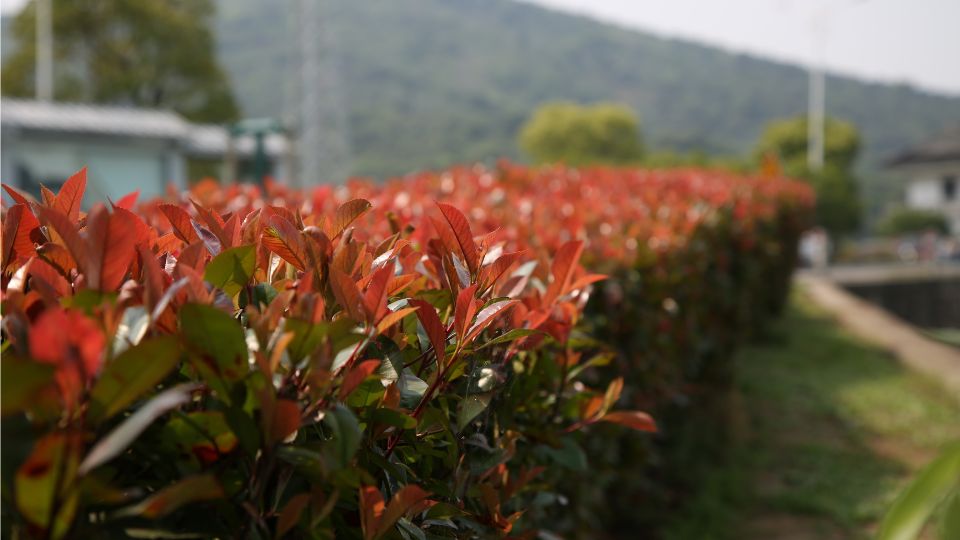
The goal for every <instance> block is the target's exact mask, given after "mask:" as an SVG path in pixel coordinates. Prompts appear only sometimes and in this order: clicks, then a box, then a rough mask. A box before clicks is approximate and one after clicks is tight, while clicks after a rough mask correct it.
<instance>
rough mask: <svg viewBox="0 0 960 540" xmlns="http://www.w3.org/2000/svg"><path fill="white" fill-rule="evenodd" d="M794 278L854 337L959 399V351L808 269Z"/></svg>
mask: <svg viewBox="0 0 960 540" xmlns="http://www.w3.org/2000/svg"><path fill="white" fill-rule="evenodd" d="M797 281H798V282H799V283H800V284H801V285H802V286H803V287H804V288H805V289H806V291H807V292H808V293H809V294H810V297H811V298H812V299H813V300H814V301H815V302H816V303H817V304H819V305H820V306H821V307H823V308H824V309H826V310H827V311H829V312H830V313H832V314H833V315H834V316H835V317H836V318H837V320H838V321H840V323H841V324H842V325H843V326H844V327H845V328H847V329H848V330H850V331H851V332H853V333H854V334H856V335H857V336H859V337H861V338H863V339H866V340H868V341H871V342H873V343H876V344H877V345H880V346H881V347H884V348H886V349H889V350H890V351H892V352H893V353H894V354H896V355H897V357H898V358H899V359H900V361H901V362H903V363H904V364H905V365H907V366H909V367H910V368H912V369H914V370H916V371H919V372H922V373H925V374H927V375H929V376H931V377H933V378H936V379H938V380H940V381H941V382H942V383H943V384H944V386H946V387H947V388H948V389H951V390H955V391H956V392H957V396H958V399H960V350H957V349H956V348H954V347H950V346H949V345H945V344H943V343H939V342H937V341H934V340H932V339H930V338H927V337H926V336H924V335H923V334H921V333H920V332H918V331H917V329H916V328H914V327H913V326H911V325H909V324H907V323H905V322H903V321H902V320H900V319H898V318H896V317H895V316H893V315H891V314H890V313H888V312H886V311H884V310H883V309H881V308H879V307H877V306H874V305H873V304H870V303H869V302H866V301H864V300H861V299H860V298H857V297H856V296H854V295H852V294H850V293H848V292H847V291H845V290H844V289H842V288H841V287H839V286H837V285H835V284H834V283H833V282H832V281H830V280H829V279H827V278H824V277H822V276H818V275H815V274H812V273H809V272H801V273H799V274H798V275H797Z"/></svg>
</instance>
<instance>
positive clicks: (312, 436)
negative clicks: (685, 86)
mask: <svg viewBox="0 0 960 540" xmlns="http://www.w3.org/2000/svg"><path fill="white" fill-rule="evenodd" d="M84 185H85V176H84V175H83V174H82V173H81V174H78V175H77V176H75V177H73V178H71V179H70V180H69V181H68V182H67V183H66V184H65V185H64V187H63V188H62V190H61V192H60V193H59V194H57V195H53V194H52V193H46V194H45V196H44V202H43V203H42V204H38V203H35V202H33V201H29V200H27V199H25V198H24V197H23V196H21V195H20V194H17V193H16V192H14V191H12V190H8V191H10V192H11V195H12V196H13V197H14V199H16V202H17V204H15V205H13V206H11V207H9V208H7V209H5V213H4V224H3V245H4V248H5V249H4V251H3V261H2V264H3V269H4V277H3V294H4V295H3V313H4V318H3V353H4V354H3V360H2V362H3V363H2V369H3V371H4V375H5V377H3V379H2V382H3V388H2V396H3V411H2V412H3V416H4V422H3V429H4V435H5V444H4V447H3V460H4V461H3V463H4V469H3V470H4V477H3V484H4V492H3V493H4V496H3V513H4V518H5V519H4V530H5V533H6V534H12V533H14V532H19V533H21V534H23V533H26V534H28V535H33V536H46V537H64V536H67V535H73V536H76V537H83V538H113V537H123V536H125V535H129V534H139V535H163V534H169V533H168V532H164V531H172V532H176V533H177V534H196V535H200V536H205V537H236V536H240V537H252V538H268V537H270V538H273V537H280V536H283V535H285V534H287V535H289V536H291V537H303V538H327V537H333V536H334V535H336V536H338V537H346V538H365V539H368V538H380V537H385V538H395V537H402V538H424V537H425V536H426V535H431V536H433V537H488V536H504V535H508V534H512V535H520V536H522V537H530V535H532V534H534V533H535V531H536V529H537V528H539V527H545V526H547V525H549V528H551V529H553V530H560V531H566V532H569V533H572V534H576V533H577V531H586V533H587V534H589V533H590V531H591V530H593V528H594V527H596V526H598V525H600V524H607V523H610V522H611V521H610V519H609V518H610V516H611V512H612V511H614V510H616V509H618V508H621V506H618V505H622V504H633V503H635V502H636V499H634V498H630V497H628V498H624V499H623V500H622V501H617V500H616V498H614V497H609V496H608V495H609V493H610V492H609V490H610V489H611V488H612V487H624V486H623V481H624V480H625V479H626V480H629V479H633V478H643V479H645V481H644V482H642V483H641V484H642V485H643V486H651V485H652V486H657V485H659V486H663V485H665V483H669V482H674V481H675V479H674V478H672V477H671V474H672V472H671V470H670V468H669V467H667V468H663V467H655V466H654V464H655V463H658V462H660V463H662V462H664V461H666V462H669V461H670V460H671V458H672V456H671V455H670V452H671V448H672V447H671V445H670V444H668V443H669V441H670V437H671V436H672V435H671V433H666V434H665V436H664V437H665V438H664V440H666V441H667V442H664V440H661V441H658V442H653V441H651V440H650V438H649V437H643V438H631V437H623V435H622V434H621V433H620V432H619V431H618V430H610V429H608V427H610V426H613V425H616V424H620V425H625V426H628V427H631V428H635V429H637V430H639V431H652V430H653V429H654V424H653V420H652V418H651V417H650V416H648V415H647V414H645V413H643V412H639V411H640V410H649V411H657V413H658V414H661V413H664V414H663V419H664V421H667V422H668V424H666V426H665V428H664V431H665V432H667V431H668V430H670V432H672V431H673V430H674V428H675V426H679V425H682V422H677V423H671V422H673V420H672V419H671V416H678V417H680V418H683V417H685V416H692V415H691V414H689V413H690V412H692V411H691V408H695V407H704V406H705V402H704V400H702V399H701V398H700V396H702V395H706V394H707V393H706V392H701V391H699V390H697V389H698V388H707V387H710V386H711V385H716V386H722V385H723V383H724V381H726V380H727V379H728V378H729V377H728V373H729V371H730V364H729V353H730V351H731V350H732V348H733V347H734V346H735V345H736V342H737V341H738V340H739V338H740V337H741V336H743V335H745V334H746V333H748V332H749V331H750V329H751V327H753V326H757V325H759V324H760V323H762V321H763V320H764V319H765V318H766V317H767V316H768V314H770V313H772V312H774V311H776V310H777V309H778V308H779V307H780V306H781V305H782V302H783V297H784V295H785V290H786V284H787V283H788V282H787V279H788V276H789V270H790V268H791V267H792V262H793V254H794V251H795V250H794V249H793V244H792V243H794V242H795V240H796V235H797V234H798V232H799V230H800V228H801V227H802V225H803V222H804V219H805V216H806V215H807V213H808V211H809V203H810V194H809V190H808V189H807V188H805V187H804V186H803V185H800V184H796V183H793V182H790V181H787V180H782V179H776V178H744V177H739V176H734V175H730V174H723V173H714V172H709V171H697V170H687V171H673V172H666V171H633V170H615V169H589V170H583V171H578V170H574V169H565V168H545V169H531V168H525V167H518V166H514V165H511V164H507V163H504V164H502V165H501V166H500V167H499V168H498V169H497V170H495V171H490V170H485V169H483V168H477V167H474V168H454V169H451V170H449V171H444V172H441V173H423V174H419V175H416V176H411V177H408V178H405V179H402V180H396V181H392V182H389V183H387V184H386V185H376V184H372V183H369V182H364V181H354V182H351V183H349V184H348V185H346V186H342V187H338V188H336V189H334V188H331V187H329V186H324V187H321V188H317V189H315V190H312V191H310V192H298V191H292V190H288V189H286V188H285V187H283V186H279V185H275V184H272V183H268V184H267V185H266V186H265V188H264V190H261V189H259V188H256V187H253V186H228V187H220V186H218V185H216V183H214V182H209V181H205V182H201V183H199V184H196V185H194V186H193V188H192V189H191V191H190V192H189V193H188V194H185V195H184V196H183V198H182V199H179V200H162V201H160V200H158V201H146V202H144V203H143V204H141V205H139V207H138V208H137V211H136V213H135V212H133V211H132V210H131V209H132V208H133V207H134V206H135V196H131V197H125V198H124V199H121V200H120V201H118V202H117V203H116V204H115V205H111V206H112V208H111V209H109V210H108V209H107V208H105V207H103V206H98V207H96V208H94V209H92V210H91V211H90V213H89V214H87V215H82V214H81V212H80V208H79V201H80V200H81V198H82V192H83V188H84ZM434 200H441V201H443V202H441V203H434V202H433V201H434ZM458 208H459V209H460V210H458ZM461 210H463V213H461ZM581 259H582V260H583V261H584V264H585V265H586V266H587V267H590V268H591V269H592V270H595V271H602V272H607V273H609V274H610V276H611V279H609V280H607V281H603V276H600V275H598V274H591V273H587V272H586V271H585V270H584V269H583V268H582V267H581V266H580V264H579V261H580V260H581ZM758 283H763V284H764V286H763V287H758V286H756V285H757V284H758ZM598 286H600V287H601V288H600V289H595V288H596V287H598ZM595 290H597V291H599V292H600V294H591V291H595ZM597 338H600V340H598V339H597ZM603 341H606V343H603ZM624 377H625V378H626V384H625V379H624ZM621 394H622V397H621ZM680 396H687V397H688V398H690V399H689V400H688V401H689V403H691V405H690V406H689V407H687V408H686V409H685V410H684V411H683V412H681V413H676V411H675V410H674V409H675V407H673V404H676V403H678V400H679V398H680ZM681 401H682V400H681ZM618 403H622V404H626V405H628V407H629V410H627V411H614V410H613V408H614V407H615V405H617V404H618ZM601 424H606V426H604V425H601ZM585 449H586V451H585ZM633 450H638V452H637V453H633V452H632V451H633ZM619 451H630V452H631V453H630V454H629V455H620V456H616V455H614V456H611V455H610V453H611V452H613V453H616V452H619ZM588 456H590V457H589V461H588ZM653 456H656V459H654V457H653ZM622 466H625V467H629V469H622ZM665 471H666V472H665ZM11 473H13V474H11ZM617 474H620V475H621V483H620V485H619V486H618V484H617V483H616V482H615V480H616V477H617ZM587 479H589V480H590V482H583V480H587ZM574 486H575V487H576V489H573V488H574ZM628 491H629V494H630V495H631V497H633V496H634V495H636V496H638V497H644V498H647V499H649V498H651V497H652V496H653V495H657V496H660V495H662V494H663V493H664V492H666V491H667V490H665V489H658V488H655V487H654V488H649V487H644V488H643V489H641V490H640V492H639V493H636V490H635V489H633V490H628ZM667 499H669V498H665V499H664V500H665V501H667ZM565 501H569V502H566V505H565ZM605 502H606V503H607V504H606V506H604V503H605ZM669 502H670V501H667V503H669ZM571 506H572V510H573V511H572V512H571V511H570V509H571ZM641 514H642V513H641ZM640 517H643V516H640ZM547 519H550V521H547ZM601 521H602V522H603V523H601ZM644 523H650V524H651V526H652V524H653V521H648V522H644Z"/></svg>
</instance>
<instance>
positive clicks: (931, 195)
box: [888, 124, 960, 235]
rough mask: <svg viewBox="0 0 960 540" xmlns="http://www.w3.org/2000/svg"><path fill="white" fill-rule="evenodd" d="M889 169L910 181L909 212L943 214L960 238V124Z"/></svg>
mask: <svg viewBox="0 0 960 540" xmlns="http://www.w3.org/2000/svg"><path fill="white" fill-rule="evenodd" d="M888 165H889V167H890V169H891V170H893V171H895V172H896V173H898V174H900V175H902V176H903V177H905V178H906V181H907V183H906V187H905V195H904V203H905V204H906V206H907V208H914V209H918V210H934V211H937V212H940V213H942V214H943V215H944V216H945V217H946V218H947V221H949V222H950V230H951V232H952V233H953V234H954V235H960V124H957V125H954V126H952V127H951V128H949V129H947V130H946V131H944V132H943V133H941V134H940V135H938V136H937V137H934V138H932V139H929V140H927V141H925V142H923V143H921V144H919V145H917V146H914V147H912V148H908V149H907V150H904V151H903V152H901V153H900V154H899V155H897V156H896V157H895V158H893V159H892V160H891V161H890V162H889V163H888Z"/></svg>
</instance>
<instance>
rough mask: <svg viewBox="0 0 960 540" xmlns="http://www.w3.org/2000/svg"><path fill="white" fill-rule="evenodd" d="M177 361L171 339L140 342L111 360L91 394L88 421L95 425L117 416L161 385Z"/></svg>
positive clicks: (176, 351) (177, 353)
mask: <svg viewBox="0 0 960 540" xmlns="http://www.w3.org/2000/svg"><path fill="white" fill-rule="evenodd" d="M179 361H180V347H179V344H178V343H177V340H176V339H175V338H173V337H171V336H163V337H158V338H153V339H151V340H148V341H143V342H141V343H140V344H139V345H137V346H135V347H131V348H129V349H127V350H125V351H124V352H123V353H121V354H120V355H119V356H117V357H116V358H114V359H113V361H111V362H110V363H109V364H107V367H106V368H105V369H104V370H103V374H101V375H100V379H99V380H97V383H96V385H94V387H93V390H92V391H91V393H90V399H91V403H90V413H89V416H88V419H89V420H90V421H91V422H93V423H94V424H97V423H99V422H101V421H103V420H106V419H107V418H110V417H111V416H113V415H115V414H117V413H118V412H120V411H122V410H123V409H125V408H126V407H127V405H130V404H131V403H133V402H134V401H135V400H136V399H138V398H140V397H141V396H143V395H144V394H146V393H147V392H149V391H150V390H152V389H153V388H154V387H155V386H156V385H157V384H159V383H160V381H162V380H163V379H164V377H166V376H167V374H169V373H170V371H171V370H173V368H174V367H176V366H177V364H178V362H179Z"/></svg>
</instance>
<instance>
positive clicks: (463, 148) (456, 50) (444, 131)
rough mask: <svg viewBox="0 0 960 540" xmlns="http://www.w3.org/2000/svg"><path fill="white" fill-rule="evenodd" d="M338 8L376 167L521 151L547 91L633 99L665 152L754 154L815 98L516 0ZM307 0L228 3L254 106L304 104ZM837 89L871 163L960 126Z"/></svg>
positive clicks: (718, 57)
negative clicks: (763, 133)
mask: <svg viewBox="0 0 960 540" xmlns="http://www.w3.org/2000/svg"><path fill="white" fill-rule="evenodd" d="M323 6H326V8H327V9H328V12H327V14H326V15H327V17H328V21H329V27H330V28H331V29H332V30H333V41H334V43H335V44H336V52H337V55H338V57H339V58H338V60H339V64H340V65H341V66H342V69H341V70H340V75H339V82H340V85H341V87H342V88H343V92H342V94H343V95H344V96H345V102H346V106H347V107H348V109H349V111H350V113H349V117H350V125H351V141H352V145H353V156H354V160H355V171H356V172H358V173H361V174H373V175H384V174H394V173H401V172H404V171H409V170H413V169H418V168H425V167H438V166H443V165H446V164H449V163H451V162H458V161H470V160H482V159H489V158H491V157H495V156H503V155H506V156H516V155H517V152H518V150H517V148H516V142H515V133H516V130H517V127H518V126H519V125H520V123H521V122H522V121H523V120H524V118H525V117H526V116H527V114H528V113H529V112H530V111H531V110H532V109H533V108H534V107H535V106H536V105H537V104H538V103H540V102H543V101H546V100H553V99H572V100H578V101H596V100H615V101H621V102H624V103H627V104H629V105H631V106H632V107H634V108H635V109H636V110H637V111H638V113H639V114H640V117H641V121H642V124H643V131H644V133H645V136H646V138H647V140H648V142H649V143H650V144H651V146H653V147H655V148H670V149H678V150H688V149H702V150H706V151H708V152H724V153H739V152H746V151H748V150H749V148H750V145H751V144H752V142H753V140H754V139H755V138H756V137H757V135H758V134H759V132H760V130H761V129H762V126H763V124H764V123H765V122H767V121H768V120H770V119H772V118H777V117H782V116H787V115H793V114H797V113H799V112H801V111H803V110H804V109H805V106H806V89H807V86H806V85H807V80H806V73H805V71H803V70H802V69H800V68H798V67H796V66H789V65H785V64H779V63H775V62H771V61H767V60H761V59H758V58H755V57H750V56H744V55H736V54H731V53H728V52H724V51H721V50H718V49H714V48H709V47H705V46H702V45H697V44H694V43H690V42H685V41H678V40H670V39H663V38H660V37H655V36H653V35H650V34H645V33H642V32H637V31H632V30H627V29H623V28H619V27H615V26H611V25H606V24H602V23H599V22H597V21H594V20H592V19H588V18H584V17H578V16H572V15H567V14H562V13H559V12H554V11H550V10H545V9H543V8H540V7H536V6H533V5H528V4H523V3H518V2H514V1H510V0H453V1H451V0H391V1H389V2H385V1H381V2H351V1H349V0H328V1H327V2H324V4H323ZM295 7H296V2H295V0H229V1H228V0H222V1H221V2H220V10H221V11H220V14H219V24H218V28H217V30H218V35H219V46H220V50H221V56H222V58H223V60H224V62H225V63H226V65H227V67H228V70H229V71H230V73H231V74H232V77H233V80H234V82H235V85H236V90H237V92H238V94H239V96H240V99H241V101H242V103H243V105H244V106H245V108H246V112H247V114H249V115H255V116H256V115H281V114H282V112H283V111H284V107H287V109H286V110H290V107H292V105H293V103H294V101H293V99H292V97H293V96H294V95H295V94H294V93H293V92H294V91H295V88H296V86H295V84H296V83H295V80H294V79H293V78H294V77H295V76H296V72H295V71H294V68H293V66H294V64H293V62H292V60H295V58H294V57H292V54H293V53H294V52H295V51H296V39H297V37H296V36H297V32H296V21H295V10H294V8H295ZM277 36H286V37H285V38H280V39H278V38H277ZM827 95H828V107H829V113H830V114H833V115H836V116H839V117H843V118H846V119H849V120H851V121H853V122H855V123H856V124H857V125H858V126H860V128H861V129H862V131H863V135H864V140H865V146H866V148H865V150H866V154H865V159H864V163H865V164H866V165H867V167H868V168H870V165H874V164H876V163H877V162H878V161H879V160H881V159H883V158H884V157H886V156H888V155H889V154H890V153H891V152H894V151H896V150H897V149H899V148H901V147H903V146H904V145H907V144H910V143H913V142H915V141H918V140H920V139H922V138H924V137H925V136H928V135H930V134H931V133H935V132H937V131H938V130H940V129H941V128H942V127H943V126H944V125H945V124H946V123H947V122H949V121H951V120H954V121H955V120H960V96H955V97H945V96H939V95H934V94H930V93H926V92H923V91H920V90H917V89H914V88H911V87H908V86H895V85H882V84H872V83H867V82H862V81H858V80H854V79H850V78H844V77H829V79H828V87H827ZM281 96H285V99H280V98H281ZM284 102H286V105H284V104H283V103H284Z"/></svg>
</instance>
